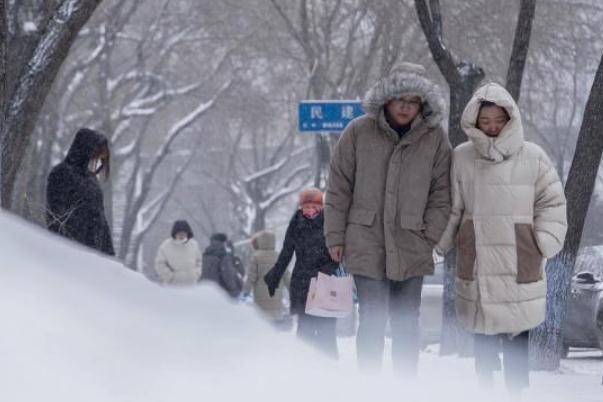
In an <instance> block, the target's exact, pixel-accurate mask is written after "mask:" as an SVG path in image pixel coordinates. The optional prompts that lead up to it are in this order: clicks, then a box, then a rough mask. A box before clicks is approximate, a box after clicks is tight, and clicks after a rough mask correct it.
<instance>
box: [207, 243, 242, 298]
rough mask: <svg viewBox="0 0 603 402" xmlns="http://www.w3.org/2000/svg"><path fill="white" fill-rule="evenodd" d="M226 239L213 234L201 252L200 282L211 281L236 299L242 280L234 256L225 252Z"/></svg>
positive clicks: (229, 252) (227, 251)
mask: <svg viewBox="0 0 603 402" xmlns="http://www.w3.org/2000/svg"><path fill="white" fill-rule="evenodd" d="M227 241H228V237H227V236H226V235H225V234H224V233H214V234H213V235H212V236H211V238H210V244H209V246H208V247H207V248H206V249H205V251H204V252H203V257H202V269H201V280H202V281H203V280H206V281H213V282H215V283H216V284H217V285H219V286H220V287H221V288H222V289H224V290H225V291H226V292H227V293H228V294H229V295H230V296H231V297H233V298H237V297H238V296H239V294H240V293H241V289H242V288H243V278H242V276H241V275H240V273H239V268H237V263H236V261H235V256H234V255H233V253H232V252H231V251H230V250H227V247H226V244H227Z"/></svg>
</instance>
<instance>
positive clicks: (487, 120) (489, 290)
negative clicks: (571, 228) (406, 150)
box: [437, 83, 567, 389]
mask: <svg viewBox="0 0 603 402" xmlns="http://www.w3.org/2000/svg"><path fill="white" fill-rule="evenodd" d="M461 125H462V128H463V130H464V131H465V133H466V134H467V136H468V137H469V141H468V142H465V143H463V144H461V145H459V146H458V147H457V148H456V149H455V150H454V154H453V168H452V174H451V186H452V199H453V205H452V213H451V217H450V221H449V223H448V226H447V228H446V230H445V232H444V235H443V236H442V238H441V240H440V242H439V244H438V246H437V249H438V251H439V252H442V253H443V252H446V251H447V250H449V249H451V248H452V247H453V245H454V243H455V241H456V246H457V278H456V310H457V316H458V319H459V320H460V322H461V323H462V325H463V326H464V327H465V328H466V329H467V330H469V331H470V332H473V333H475V334H477V335H476V368H477V370H478V374H481V377H480V378H481V379H484V381H486V382H490V379H489V378H488V377H490V376H491V369H493V368H495V366H496V362H494V363H492V361H493V360H497V359H498V355H497V351H498V347H499V345H498V343H500V340H501V339H502V342H503V346H504V348H503V352H504V353H507V351H508V354H509V355H508V356H505V357H507V358H506V359H505V377H506V379H507V385H508V386H509V387H515V388H519V389H521V388H522V387H524V386H527V385H528V381H527V380H528V376H527V374H528V372H527V370H528V368H527V354H528V353H527V344H528V333H527V331H528V330H530V329H532V328H534V327H536V326H537V325H539V324H540V323H541V322H542V321H543V320H544V317H545V302H546V277H545V273H544V263H545V259H546V258H551V257H553V256H554V255H555V254H556V253H558V252H559V251H560V250H561V248H562V246H563V242H564V239H565V233H566V229H567V218H566V200H565V196H564V193H563V187H562V185H561V182H560V180H559V177H558V175H557V172H556V171H555V168H554V167H553V165H552V163H551V161H550V160H549V158H548V157H547V155H546V153H545V152H544V151H543V150H542V149H541V148H540V147H539V146H538V145H536V144H533V143H530V142H527V141H525V140H524V136H523V128H522V124H521V116H520V112H519V109H518V107H517V104H516V103H515V101H514V100H513V98H512V97H511V95H510V94H509V93H508V92H507V91H506V90H505V89H504V88H503V87H502V86H500V85H498V84H494V83H490V84H487V85H485V86H483V87H481V88H480V89H478V90H477V91H476V92H475V94H474V95H473V97H472V99H471V100H470V101H469V104H468V105H467V107H466V108H465V111H464V113H463V116H462V119H461ZM514 343H515V346H513V344H514ZM518 345H521V346H518ZM517 346H518V347H517ZM495 349H496V352H495V351H494V350H495ZM488 350H489V351H490V352H488ZM488 362H490V363H488Z"/></svg>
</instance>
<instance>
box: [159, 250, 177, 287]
mask: <svg viewBox="0 0 603 402" xmlns="http://www.w3.org/2000/svg"><path fill="white" fill-rule="evenodd" d="M155 272H157V275H159V277H160V278H161V282H162V283H171V282H172V280H173V279H174V272H173V271H172V270H171V269H170V267H169V265H168V262H167V257H166V255H165V252H164V251H163V247H159V250H157V256H156V257H155Z"/></svg>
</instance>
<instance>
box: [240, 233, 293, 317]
mask: <svg viewBox="0 0 603 402" xmlns="http://www.w3.org/2000/svg"><path fill="white" fill-rule="evenodd" d="M251 246H252V247H253V250H254V251H253V255H252V256H251V265H250V267H249V272H248V273H247V279H246V280H245V285H244V286H243V293H245V294H248V293H250V292H251V291H253V301H254V303H255V304H256V305H257V306H258V307H259V308H260V310H261V311H262V312H264V313H265V314H266V316H267V317H268V318H269V319H271V320H273V321H281V320H282V319H283V317H284V314H285V305H284V304H283V289H284V288H285V287H287V286H288V284H289V279H290V278H289V271H285V274H284V276H283V279H282V280H281V282H280V284H279V286H278V287H277V288H276V290H275V292H274V297H270V294H269V292H268V286H267V285H266V283H265V282H264V280H263V279H264V275H266V274H267V273H268V271H270V269H271V268H272V267H273V266H274V264H276V261H277V259H278V253H277V252H276V250H275V247H276V237H275V236H274V233H273V232H270V231H267V230H263V231H261V232H258V233H256V234H254V235H253V237H252V238H251Z"/></svg>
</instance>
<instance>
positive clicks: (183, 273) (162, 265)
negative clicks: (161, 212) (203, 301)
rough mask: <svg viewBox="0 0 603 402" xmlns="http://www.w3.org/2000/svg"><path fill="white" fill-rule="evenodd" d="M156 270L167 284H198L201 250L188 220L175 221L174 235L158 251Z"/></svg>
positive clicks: (162, 281)
mask: <svg viewBox="0 0 603 402" xmlns="http://www.w3.org/2000/svg"><path fill="white" fill-rule="evenodd" d="M155 271H156V272H157V274H158V275H159V277H160V279H161V283H163V284H165V285H177V286H194V285H196V284H197V282H198V281H199V278H200V276H201V251H200V249H199V244H198V243H197V242H196V241H195V239H193V231H192V230H191V227H190V226H189V224H188V222H186V221H184V220H182V221H176V222H174V225H173V227H172V236H171V237H170V238H169V239H167V240H165V241H164V242H163V243H161V246H159V250H158V251H157V257H156V258H155Z"/></svg>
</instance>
